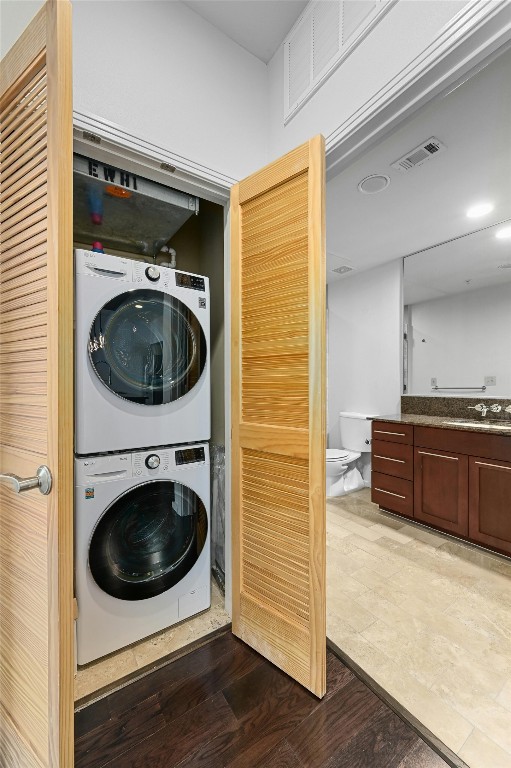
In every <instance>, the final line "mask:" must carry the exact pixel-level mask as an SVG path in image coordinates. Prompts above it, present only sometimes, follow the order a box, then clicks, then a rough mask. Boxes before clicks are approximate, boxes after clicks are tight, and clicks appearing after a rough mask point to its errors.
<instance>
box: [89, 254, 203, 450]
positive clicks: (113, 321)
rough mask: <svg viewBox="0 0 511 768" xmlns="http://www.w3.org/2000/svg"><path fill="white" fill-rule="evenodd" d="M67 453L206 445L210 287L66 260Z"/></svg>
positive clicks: (144, 269) (99, 261)
mask: <svg viewBox="0 0 511 768" xmlns="http://www.w3.org/2000/svg"><path fill="white" fill-rule="evenodd" d="M75 288H76V332H75V370H76V386H75V413H76V417H75V451H76V453H77V454H79V455H89V454H97V453H106V452H109V451H123V450H133V449H137V448H145V447H150V446H154V445H171V444H181V443H191V442H198V441H201V440H209V438H210V436H211V410H210V408H211V406H210V366H209V330H210V318H209V280H208V278H207V277H202V276H201V275H193V274H190V273H188V272H179V271H177V270H174V269H169V268H166V267H158V266H156V265H149V266H148V265H147V264H146V263H143V262H139V261H134V260H132V259H125V258H120V257H118V256H111V255H110V254H106V253H95V252H94V251H84V250H77V251H76V252H75Z"/></svg>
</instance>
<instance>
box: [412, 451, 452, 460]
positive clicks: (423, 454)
mask: <svg viewBox="0 0 511 768" xmlns="http://www.w3.org/2000/svg"><path fill="white" fill-rule="evenodd" d="M417 453H419V454H420V455H421V456H436V457H437V458H438V459H450V460H451V461H458V458H457V456H444V454H443V453H428V452H427V451H417Z"/></svg>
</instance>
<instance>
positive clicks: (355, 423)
mask: <svg viewBox="0 0 511 768" xmlns="http://www.w3.org/2000/svg"><path fill="white" fill-rule="evenodd" d="M373 418H375V417H374V416H373V415H369V414H365V413H354V412H352V411H341V413H340V414H339V431H340V437H341V445H342V446H344V447H342V448H327V451H326V495H327V497H328V496H329V497H333V496H343V495H344V494H345V493H350V492H351V491H358V489H359V488H363V487H364V485H365V483H364V480H363V478H362V475H361V474H360V471H359V469H358V467H357V466H356V462H357V460H358V459H360V457H361V456H362V454H364V455H366V456H367V455H368V454H369V453H370V451H371V420H372V419H373Z"/></svg>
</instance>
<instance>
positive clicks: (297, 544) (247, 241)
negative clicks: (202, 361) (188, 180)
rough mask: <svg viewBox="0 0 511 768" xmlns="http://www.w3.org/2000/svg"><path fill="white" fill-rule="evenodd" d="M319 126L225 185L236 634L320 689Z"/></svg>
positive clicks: (322, 319)
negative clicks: (228, 188) (253, 171)
mask: <svg viewBox="0 0 511 768" xmlns="http://www.w3.org/2000/svg"><path fill="white" fill-rule="evenodd" d="M324 158H325V150H324V140H323V137H321V136H318V137H316V138H314V139H312V140H311V141H309V142H307V143H306V144H303V145H302V146H301V147H298V148H297V149H295V150H294V151H293V152H290V153H289V154H288V155H286V156H285V157H283V158H281V159H280V160H278V161H276V162H275V163H272V164H271V165H269V166H267V167H266V168H264V169H263V170H261V171H260V172H258V173H256V174H254V175H252V176H250V177H249V178H247V179H245V180H244V181H242V182H241V183H240V184H238V185H236V186H235V187H234V188H233V190H232V193H231V217H232V238H231V248H232V264H231V278H232V298H231V301H232V462H233V463H232V477H233V481H232V483H233V496H232V507H233V632H234V634H235V635H237V636H238V637H240V638H241V639H242V640H244V641H245V642H246V643H248V644H249V645H250V646H252V647H253V648H255V649H256V650H257V651H259V653H261V654H262V655H263V656H265V657H266V658H268V659H269V660H270V661H272V662H273V663H274V664H276V665H277V666H278V667H280V668H281V669H283V670H284V671H285V672H287V673H288V674H289V675H291V676H292V677H293V678H295V679H296V680H298V682H300V683H301V684H302V685H304V686H305V687H306V688H308V689H310V690H311V691H313V693H315V694H316V695H317V696H323V694H324V693H325V655H326V635H325V391H326V382H325V323H326V307H325V296H326V285H325V213H324V198H325V175H324V165H325V162H324Z"/></svg>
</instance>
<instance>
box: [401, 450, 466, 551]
mask: <svg viewBox="0 0 511 768" xmlns="http://www.w3.org/2000/svg"><path fill="white" fill-rule="evenodd" d="M414 517H415V518H416V519H417V520H421V521H422V522H424V523H429V524H430V525H435V526H437V527H438V528H442V529H443V530H444V531H448V532H449V533H457V534H459V535H460V536H467V535H468V456H464V455H463V454H461V453H450V452H447V451H435V450H433V449H431V448H427V449H426V448H415V460H414Z"/></svg>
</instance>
